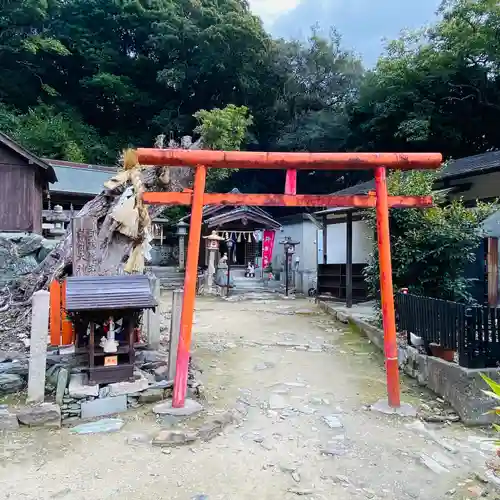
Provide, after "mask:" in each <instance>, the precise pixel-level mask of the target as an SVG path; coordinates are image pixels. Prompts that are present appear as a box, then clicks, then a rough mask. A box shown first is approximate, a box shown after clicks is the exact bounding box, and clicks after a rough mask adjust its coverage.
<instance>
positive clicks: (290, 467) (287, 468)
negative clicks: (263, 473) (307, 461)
mask: <svg viewBox="0 0 500 500" xmlns="http://www.w3.org/2000/svg"><path fill="white" fill-rule="evenodd" d="M279 467H280V469H281V471H282V472H287V473H289V474H292V473H293V472H295V471H296V470H297V467H296V466H295V465H291V464H285V465H283V464H280V466H279Z"/></svg>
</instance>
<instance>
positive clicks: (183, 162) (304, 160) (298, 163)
mask: <svg viewBox="0 0 500 500" xmlns="http://www.w3.org/2000/svg"><path fill="white" fill-rule="evenodd" d="M136 153H137V160H138V162H139V164H143V165H158V166H160V165H180V166H191V167H194V168H195V179H194V189H193V191H191V190H190V191H184V192H180V193H179V192H168V193H144V195H143V200H144V202H145V203H149V204H159V205H162V204H177V205H191V207H192V208H191V227H190V232H189V243H188V255H187V265H186V274H185V280H184V301H183V304H182V314H181V333H180V339H179V348H178V352H177V369H176V375H175V381H174V397H173V401H172V405H173V406H174V407H183V406H184V403H185V399H186V393H187V377H188V365H189V356H190V349H191V335H192V326H193V313H194V301H195V295H196V282H197V268H198V257H199V251H200V239H201V225H202V219H203V206H204V205H240V206H241V205H246V206H288V207H298V206H306V207H350V206H354V207H365V208H376V212H377V236H378V246H379V259H380V285H381V295H382V315H383V323H384V344H385V358H386V372H387V392H388V403H389V405H390V406H391V407H392V408H399V407H400V406H401V400H400V389H399V371H398V370H399V369H398V351H397V343H396V324H395V319H396V318H395V310H394V296H393V286H392V266H391V248H390V234H389V207H393V208H394V207H429V206H431V205H432V197H430V196H428V197H422V196H389V195H388V192H387V179H386V169H399V170H411V169H418V168H424V169H437V168H438V167H439V166H440V165H441V162H442V156H441V155H440V154H436V153H429V154H428V153H259V152H242V151H234V152H233V151H231V152H229V151H203V150H199V151H186V150H179V149H169V150H167V149H152V148H147V149H138V150H137V151H136ZM207 167H209V168H260V169H284V170H286V171H287V180H286V184H285V194H284V195H280V194H241V193H226V194H222V193H205V184H206V175H207ZM297 170H373V171H374V173H375V184H376V194H375V196H333V195H325V196H323V195H298V194H296V191H297V189H296V187H297V183H296V179H297V177H296V173H297Z"/></svg>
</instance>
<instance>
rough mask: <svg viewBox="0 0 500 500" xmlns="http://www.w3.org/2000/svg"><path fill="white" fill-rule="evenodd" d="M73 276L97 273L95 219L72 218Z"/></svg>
mask: <svg viewBox="0 0 500 500" xmlns="http://www.w3.org/2000/svg"><path fill="white" fill-rule="evenodd" d="M71 229H72V237H73V276H95V275H97V268H98V262H97V220H96V219H94V218H93V217H77V218H74V219H73V220H72V227H71Z"/></svg>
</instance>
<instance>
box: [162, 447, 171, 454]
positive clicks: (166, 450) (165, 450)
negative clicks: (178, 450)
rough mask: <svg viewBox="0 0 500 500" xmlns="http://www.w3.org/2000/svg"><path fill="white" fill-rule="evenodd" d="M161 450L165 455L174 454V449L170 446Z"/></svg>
mask: <svg viewBox="0 0 500 500" xmlns="http://www.w3.org/2000/svg"><path fill="white" fill-rule="evenodd" d="M161 452H162V453H163V454H164V455H171V454H172V450H170V449H169V448H165V449H164V450H161Z"/></svg>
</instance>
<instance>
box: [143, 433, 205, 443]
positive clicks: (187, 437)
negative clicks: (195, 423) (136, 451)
mask: <svg viewBox="0 0 500 500" xmlns="http://www.w3.org/2000/svg"><path fill="white" fill-rule="evenodd" d="M197 439H198V434H197V433H196V432H191V431H171V430H163V431H160V432H159V433H158V435H157V436H156V437H155V438H154V439H153V442H152V444H153V446H179V445H183V444H190V443H194V442H195V441H196V440H197Z"/></svg>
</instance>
